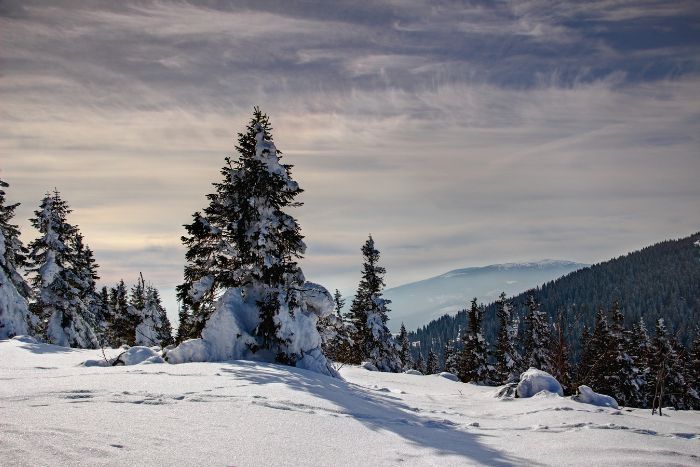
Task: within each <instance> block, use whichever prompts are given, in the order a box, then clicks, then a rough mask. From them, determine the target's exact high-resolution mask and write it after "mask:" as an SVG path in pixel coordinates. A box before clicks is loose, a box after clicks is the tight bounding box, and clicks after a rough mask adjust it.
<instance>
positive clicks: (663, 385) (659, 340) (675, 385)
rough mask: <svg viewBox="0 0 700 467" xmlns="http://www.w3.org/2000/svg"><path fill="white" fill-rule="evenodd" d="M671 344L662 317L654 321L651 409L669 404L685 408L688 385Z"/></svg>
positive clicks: (651, 359) (678, 358) (675, 350)
mask: <svg viewBox="0 0 700 467" xmlns="http://www.w3.org/2000/svg"><path fill="white" fill-rule="evenodd" d="M674 347H675V346H674V345H673V344H672V340H671V337H670V336H669V333H668V330H667V329H666V324H665V323H664V320H663V318H659V319H658V320H657V321H656V333H655V336H654V338H653V340H652V354H651V358H650V363H651V372H650V383H651V385H650V386H651V387H652V388H653V390H652V409H659V408H661V407H665V406H666V405H671V406H673V407H675V408H676V409H685V408H687V406H686V402H687V400H686V397H687V392H688V386H687V383H686V381H685V375H684V371H683V367H682V361H681V360H680V357H679V355H678V353H677V349H676V348H674Z"/></svg>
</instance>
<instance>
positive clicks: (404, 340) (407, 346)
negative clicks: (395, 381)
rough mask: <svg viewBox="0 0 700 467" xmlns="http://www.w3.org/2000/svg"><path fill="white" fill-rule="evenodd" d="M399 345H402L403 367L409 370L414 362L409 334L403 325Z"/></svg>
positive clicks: (401, 357)
mask: <svg viewBox="0 0 700 467" xmlns="http://www.w3.org/2000/svg"><path fill="white" fill-rule="evenodd" d="M399 344H400V345H401V352H400V353H399V358H400V359H401V367H402V368H403V369H404V370H407V369H409V368H411V367H412V366H413V362H412V361H411V360H412V359H411V343H410V342H408V333H407V332H406V326H404V324H403V323H401V330H400V331H399Z"/></svg>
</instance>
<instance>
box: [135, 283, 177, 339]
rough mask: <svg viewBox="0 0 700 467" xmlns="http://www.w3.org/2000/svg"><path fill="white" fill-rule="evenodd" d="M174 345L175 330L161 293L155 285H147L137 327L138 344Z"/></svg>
mask: <svg viewBox="0 0 700 467" xmlns="http://www.w3.org/2000/svg"><path fill="white" fill-rule="evenodd" d="M172 343H173V330H172V326H171V325H170V320H169V319H168V314H167V312H166V311H165V307H163V303H162V301H161V298H160V293H159V292H158V289H156V288H155V287H154V286H153V285H150V284H149V285H146V286H145V289H144V301H143V309H142V311H141V320H140V323H139V324H138V326H137V327H136V344H141V345H158V346H160V347H165V346H168V345H170V344H172Z"/></svg>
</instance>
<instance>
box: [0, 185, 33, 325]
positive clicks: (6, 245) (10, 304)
mask: <svg viewBox="0 0 700 467" xmlns="http://www.w3.org/2000/svg"><path fill="white" fill-rule="evenodd" d="M8 186H9V185H8V184H7V183H6V182H4V181H2V180H0V339H7V338H8V337H14V336H16V335H20V334H30V332H32V331H33V330H34V328H35V327H36V326H37V325H38V324H39V321H38V319H37V317H36V316H34V315H33V314H32V313H31V312H30V311H29V304H28V299H29V297H30V294H31V289H30V287H29V285H28V284H27V283H26V282H25V280H24V278H23V277H22V276H21V274H20V273H19V272H18V270H19V269H20V268H23V267H25V266H26V264H27V261H26V260H27V258H26V254H27V249H26V248H25V247H24V245H23V244H22V241H21V240H20V238H19V235H20V231H19V227H17V226H16V225H14V224H12V218H13V217H14V215H15V214H14V213H15V209H17V206H19V203H16V204H6V201H5V191H4V190H3V188H7V187H8Z"/></svg>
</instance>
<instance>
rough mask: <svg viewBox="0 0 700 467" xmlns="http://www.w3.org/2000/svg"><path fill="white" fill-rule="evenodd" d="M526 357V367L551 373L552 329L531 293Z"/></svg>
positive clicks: (526, 323) (527, 323)
mask: <svg viewBox="0 0 700 467" xmlns="http://www.w3.org/2000/svg"><path fill="white" fill-rule="evenodd" d="M525 325H526V328H525V356H524V361H525V364H526V366H528V367H531V368H537V369H538V370H542V371H546V372H551V369H552V367H551V364H550V361H549V348H550V347H551V344H550V339H551V335H550V329H549V322H548V320H547V315H546V314H545V313H543V312H542V311H540V304H539V303H538V302H537V300H536V299H535V295H534V294H533V293H530V294H529V295H528V300H527V315H526V316H525Z"/></svg>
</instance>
